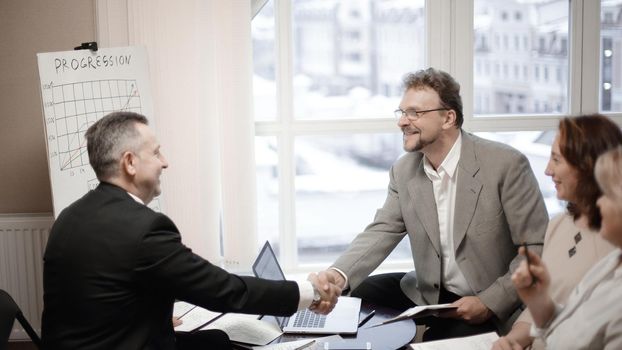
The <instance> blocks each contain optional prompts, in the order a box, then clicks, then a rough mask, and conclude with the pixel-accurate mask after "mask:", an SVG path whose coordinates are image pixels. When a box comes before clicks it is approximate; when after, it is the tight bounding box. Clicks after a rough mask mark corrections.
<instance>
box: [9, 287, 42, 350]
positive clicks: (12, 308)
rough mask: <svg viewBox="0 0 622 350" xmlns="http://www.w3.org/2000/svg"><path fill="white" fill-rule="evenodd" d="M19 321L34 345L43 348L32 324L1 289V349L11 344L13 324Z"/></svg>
mask: <svg viewBox="0 0 622 350" xmlns="http://www.w3.org/2000/svg"><path fill="white" fill-rule="evenodd" d="M15 319H17V321H19V323H20V324H21V325H22V328H24V330H25V331H26V333H27V334H28V336H29V337H30V339H31V340H32V343H33V344H34V345H35V346H36V347H37V348H39V349H40V348H41V339H40V338H39V335H37V333H36V332H35V330H34V329H32V327H31V326H30V323H28V321H27V320H26V318H25V317H24V314H22V311H21V310H20V309H19V306H17V304H16V303H15V300H13V298H11V296H10V295H9V293H7V292H5V291H4V290H2V289H0V349H6V348H7V344H8V342H9V336H10V335H11V330H12V329H13V322H14V321H15Z"/></svg>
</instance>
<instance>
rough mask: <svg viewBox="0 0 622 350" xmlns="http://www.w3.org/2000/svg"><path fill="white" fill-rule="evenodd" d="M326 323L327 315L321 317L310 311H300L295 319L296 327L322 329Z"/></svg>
mask: <svg viewBox="0 0 622 350" xmlns="http://www.w3.org/2000/svg"><path fill="white" fill-rule="evenodd" d="M325 323H326V315H319V314H316V313H315V312H313V311H310V310H309V309H304V310H300V311H298V313H297V314H296V318H295V319H294V327H304V328H322V327H324V324H325Z"/></svg>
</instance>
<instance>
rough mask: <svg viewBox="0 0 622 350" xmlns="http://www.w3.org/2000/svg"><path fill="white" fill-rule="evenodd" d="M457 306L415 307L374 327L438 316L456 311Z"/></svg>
mask: <svg viewBox="0 0 622 350" xmlns="http://www.w3.org/2000/svg"><path fill="white" fill-rule="evenodd" d="M457 308H458V307H457V306H452V305H451V304H436V305H422V306H415V307H411V308H410V309H408V310H406V311H404V312H402V313H401V314H399V315H397V316H395V317H393V318H390V319H388V320H386V321H383V322H382V323H379V324H377V325H374V327H375V326H380V325H383V324H387V323H391V322H397V321H401V320H405V319H408V318H419V317H427V316H437V315H438V314H440V313H442V312H444V311H449V310H454V309H457Z"/></svg>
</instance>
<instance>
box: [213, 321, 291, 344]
mask: <svg viewBox="0 0 622 350" xmlns="http://www.w3.org/2000/svg"><path fill="white" fill-rule="evenodd" d="M258 317H259V316H257V315H245V314H236V313H228V314H224V315H223V316H222V317H220V318H219V319H217V320H215V321H214V322H212V323H210V324H208V325H207V326H205V327H203V328H202V329H220V330H222V331H224V332H225V333H227V335H228V336H229V339H231V340H232V341H236V342H240V343H246V344H252V345H266V344H268V343H270V342H271V341H273V340H274V339H276V338H278V337H279V336H280V335H281V334H283V333H282V332H281V330H280V329H279V326H277V325H276V324H273V323H271V322H266V321H262V320H258V319H257V318H258Z"/></svg>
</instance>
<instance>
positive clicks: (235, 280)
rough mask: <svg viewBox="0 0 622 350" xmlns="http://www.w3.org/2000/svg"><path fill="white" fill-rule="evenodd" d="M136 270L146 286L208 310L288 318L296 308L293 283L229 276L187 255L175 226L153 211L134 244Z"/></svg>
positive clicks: (297, 296) (191, 255)
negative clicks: (148, 223) (136, 253)
mask: <svg viewBox="0 0 622 350" xmlns="http://www.w3.org/2000/svg"><path fill="white" fill-rule="evenodd" d="M136 266H137V267H136V269H135V273H136V274H137V275H138V277H139V278H138V280H139V281H140V283H142V284H143V286H144V287H145V288H150V289H152V290H154V291H155V290H159V291H163V292H164V293H166V294H169V295H172V296H173V297H174V298H177V299H180V300H184V301H187V302H190V303H192V304H195V305H199V306H202V307H204V308H207V309H209V310H212V311H219V312H240V313H251V314H270V315H276V316H289V315H291V314H293V313H294V312H295V311H296V310H297V308H298V299H299V289H298V285H297V284H296V283H295V282H291V281H268V280H262V279H259V278H254V277H241V276H237V275H234V274H230V273H228V272H226V271H225V270H223V269H221V268H219V267H217V266H215V265H212V264H211V263H210V262H208V261H207V260H205V259H203V258H201V257H199V256H198V255H196V254H194V253H192V251H191V250H190V249H189V248H188V247H186V246H185V245H183V244H182V243H181V237H180V235H179V233H178V231H177V228H176V227H175V225H174V224H173V223H172V222H171V221H170V219H168V218H167V217H166V216H164V215H161V214H158V216H157V218H156V219H155V220H154V221H153V222H152V224H151V225H150V228H149V230H148V232H147V233H146V234H145V235H144V236H143V238H142V242H140V243H139V251H138V257H137V263H136Z"/></svg>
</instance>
